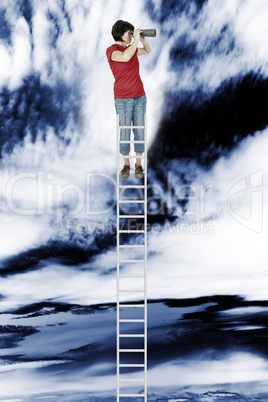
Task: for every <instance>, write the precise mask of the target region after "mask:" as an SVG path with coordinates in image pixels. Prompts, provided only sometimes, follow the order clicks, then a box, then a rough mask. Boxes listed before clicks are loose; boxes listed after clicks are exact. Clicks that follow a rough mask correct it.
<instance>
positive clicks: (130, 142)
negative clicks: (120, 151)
mask: <svg viewBox="0 0 268 402" xmlns="http://www.w3.org/2000/svg"><path fill="white" fill-rule="evenodd" d="M144 142H145V141H133V140H131V141H119V144H144Z"/></svg>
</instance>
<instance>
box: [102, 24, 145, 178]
mask: <svg viewBox="0 0 268 402" xmlns="http://www.w3.org/2000/svg"><path fill="white" fill-rule="evenodd" d="M141 33H142V30H141V29H139V28H138V29H135V30H134V26H133V25H132V24H130V23H129V22H127V21H123V20H118V21H116V22H115V24H114V25H113V27H112V36H113V38H114V40H115V44H114V45H112V46H110V47H108V49H107V50H106V55H107V59H108V62H109V65H110V68H111V70H112V73H113V75H114V78H115V82H114V98H115V109H116V114H119V125H120V126H130V125H131V122H133V125H134V126H144V115H145V113H146V95H145V91H144V87H143V83H142V81H141V78H140V74H139V60H138V56H141V55H147V54H149V53H150V52H151V48H150V46H149V44H148V42H147V41H146V39H145V38H144V37H142V36H141ZM133 38H134V41H133V42H132V39H133ZM131 42H132V43H131ZM139 42H141V43H142V44H143V47H138V44H139ZM120 131H121V133H120V141H130V131H131V130H130V129H121V130H120ZM133 132H134V141H144V129H133ZM129 151H130V144H129V143H124V144H120V153H121V154H122V155H123V156H126V157H124V166H123V169H122V170H121V172H120V173H121V177H122V178H123V179H127V178H128V177H129V172H130V162H129V158H128V156H129ZM134 151H135V152H136V157H137V158H136V163H135V177H136V178H137V179H141V178H142V177H143V169H142V166H141V158H139V157H141V156H142V153H143V152H144V144H142V143H138V144H134Z"/></svg>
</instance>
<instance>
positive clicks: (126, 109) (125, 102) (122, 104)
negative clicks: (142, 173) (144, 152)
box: [115, 98, 133, 165]
mask: <svg viewBox="0 0 268 402" xmlns="http://www.w3.org/2000/svg"><path fill="white" fill-rule="evenodd" d="M132 103H133V100H132V99H131V98H130V99H128V98H122V99H115V109H116V114H119V126H130V125H131V121H132ZM130 132H131V130H130V129H128V128H127V129H126V128H122V129H120V141H130ZM129 151H130V144H129V143H127V144H120V153H121V154H122V155H125V156H128V155H129ZM124 164H125V165H129V164H130V163H129V159H128V158H124Z"/></svg>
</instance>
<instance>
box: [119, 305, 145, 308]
mask: <svg viewBox="0 0 268 402" xmlns="http://www.w3.org/2000/svg"><path fill="white" fill-rule="evenodd" d="M119 307H123V308H125V307H127V308H128V307H142V308H144V304H119Z"/></svg>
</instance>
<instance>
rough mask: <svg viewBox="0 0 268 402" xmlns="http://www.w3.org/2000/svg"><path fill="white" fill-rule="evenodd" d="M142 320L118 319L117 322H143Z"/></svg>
mask: <svg viewBox="0 0 268 402" xmlns="http://www.w3.org/2000/svg"><path fill="white" fill-rule="evenodd" d="M144 321H145V320H144V318H131V319H130V318H128V319H126V318H120V319H119V322H144Z"/></svg>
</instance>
